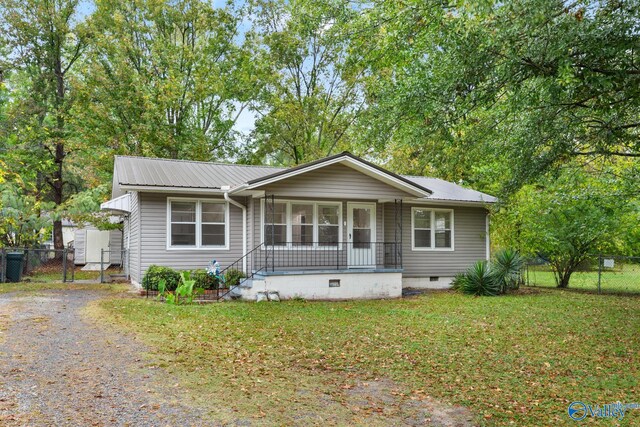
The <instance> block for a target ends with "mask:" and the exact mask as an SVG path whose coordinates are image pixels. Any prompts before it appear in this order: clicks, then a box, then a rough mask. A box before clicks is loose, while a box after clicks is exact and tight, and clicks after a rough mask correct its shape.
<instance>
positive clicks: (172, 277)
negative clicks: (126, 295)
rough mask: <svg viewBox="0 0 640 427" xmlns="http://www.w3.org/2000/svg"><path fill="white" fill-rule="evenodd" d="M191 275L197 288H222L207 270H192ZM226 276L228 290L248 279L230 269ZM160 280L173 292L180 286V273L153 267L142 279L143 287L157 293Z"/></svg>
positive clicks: (157, 266)
mask: <svg viewBox="0 0 640 427" xmlns="http://www.w3.org/2000/svg"><path fill="white" fill-rule="evenodd" d="M189 273H190V274H191V279H192V280H195V281H196V284H195V288H199V289H205V290H208V289H218V288H219V287H221V286H220V281H219V280H218V279H217V278H216V277H214V276H211V275H209V274H208V273H207V271H206V270H191V271H189ZM224 276H225V279H226V280H225V286H224V287H227V288H228V287H230V286H236V285H237V284H238V283H240V280H242V279H243V278H244V277H246V275H245V274H244V273H243V272H242V271H240V270H236V269H230V270H229V271H227V272H225V274H224ZM160 280H164V281H165V289H166V290H167V291H169V292H173V291H175V290H176V288H177V287H178V285H179V284H180V271H177V270H174V269H173V268H171V267H162V266H159V265H152V266H150V267H149V269H148V270H147V273H146V274H145V275H144V278H143V279H142V287H143V288H144V289H147V290H150V291H157V290H158V284H159V283H160Z"/></svg>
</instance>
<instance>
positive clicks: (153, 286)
mask: <svg viewBox="0 0 640 427" xmlns="http://www.w3.org/2000/svg"><path fill="white" fill-rule="evenodd" d="M160 280H164V283H165V289H166V290H167V291H175V290H176V288H177V287H178V285H179V284H180V273H178V272H177V271H175V270H174V269H173V268H170V267H162V266H159V265H152V266H150V267H149V268H148V269H147V272H146V273H145V275H144V278H143V279H142V287H143V288H144V289H147V290H150V291H157V290H158V284H159V283H160Z"/></svg>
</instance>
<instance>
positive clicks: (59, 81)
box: [52, 49, 66, 249]
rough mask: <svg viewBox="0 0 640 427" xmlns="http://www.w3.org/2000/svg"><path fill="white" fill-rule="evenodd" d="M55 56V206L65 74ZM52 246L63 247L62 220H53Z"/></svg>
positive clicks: (59, 197) (60, 184) (60, 185)
mask: <svg viewBox="0 0 640 427" xmlns="http://www.w3.org/2000/svg"><path fill="white" fill-rule="evenodd" d="M56 54H57V57H56V62H55V66H54V70H55V76H56V138H57V140H56V145H55V156H54V162H55V170H54V172H53V179H52V181H53V182H52V187H53V202H54V203H55V204H56V207H58V206H60V205H62V202H64V193H63V191H64V180H63V176H62V171H63V169H62V165H63V163H64V159H65V157H66V153H65V151H64V138H65V129H64V127H65V118H64V97H65V75H64V72H63V70H62V52H61V51H60V50H59V49H58V50H57V51H56ZM53 247H54V249H64V241H63V238H62V221H61V220H56V221H54V222H53Z"/></svg>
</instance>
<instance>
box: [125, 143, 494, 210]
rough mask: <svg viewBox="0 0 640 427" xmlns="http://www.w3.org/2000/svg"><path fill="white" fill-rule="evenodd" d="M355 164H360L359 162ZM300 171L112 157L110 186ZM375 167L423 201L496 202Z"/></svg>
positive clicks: (240, 179)
mask: <svg viewBox="0 0 640 427" xmlns="http://www.w3.org/2000/svg"><path fill="white" fill-rule="evenodd" d="M347 154H348V155H349V156H350V157H352V158H355V159H358V158H357V157H355V156H353V155H352V154H350V153H341V154H340V155H347ZM334 157H335V156H334ZM323 160H326V159H323ZM358 160H361V161H362V159H358ZM321 161H322V160H321ZM363 162H364V161H363ZM317 163H318V162H312V163H311V165H314V164H317ZM366 164H368V165H370V163H368V162H366ZM304 167H305V165H302V166H297V167H296V168H277V167H272V166H250V165H236V164H228V163H213V162H196V161H191V160H171V159H157V158H150V157H133V156H116V159H115V168H114V186H115V185H118V186H122V187H138V188H153V187H158V188H161V187H173V188H181V189H203V190H221V189H222V187H224V186H229V187H230V188H234V187H237V186H239V185H242V184H247V183H251V182H259V181H260V180H261V179H266V178H268V177H272V176H277V175H278V174H281V173H283V172H288V171H291V170H292V169H293V170H295V169H300V168H304ZM375 167H376V168H377V169H378V170H380V171H384V172H386V173H388V174H389V175H392V176H395V177H398V178H400V179H402V180H404V181H408V182H411V183H413V184H415V185H416V186H417V187H418V188H424V189H426V190H428V191H431V192H432V193H433V194H431V196H429V197H424V198H423V199H424V200H425V201H427V200H434V201H456V202H472V203H495V202H496V201H497V199H496V198H495V197H493V196H490V195H488V194H485V193H481V192H479V191H475V190H471V189H469V188H465V187H462V186H461V185H458V184H454V183H452V182H449V181H444V180H442V179H438V178H429V177H422V176H410V175H396V174H393V173H391V172H389V171H386V170H385V169H383V168H380V167H379V166H375ZM120 194H123V191H121V189H120V188H118V189H116V188H114V196H116V195H120Z"/></svg>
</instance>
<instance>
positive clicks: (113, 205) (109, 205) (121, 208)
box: [100, 194, 131, 214]
mask: <svg viewBox="0 0 640 427" xmlns="http://www.w3.org/2000/svg"><path fill="white" fill-rule="evenodd" d="M100 209H101V210H103V211H111V212H113V213H114V214H128V213H131V195H130V194H125V195H124V196H120V197H116V198H115V199H111V200H109V201H108V202H104V203H102V204H101V205H100Z"/></svg>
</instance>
